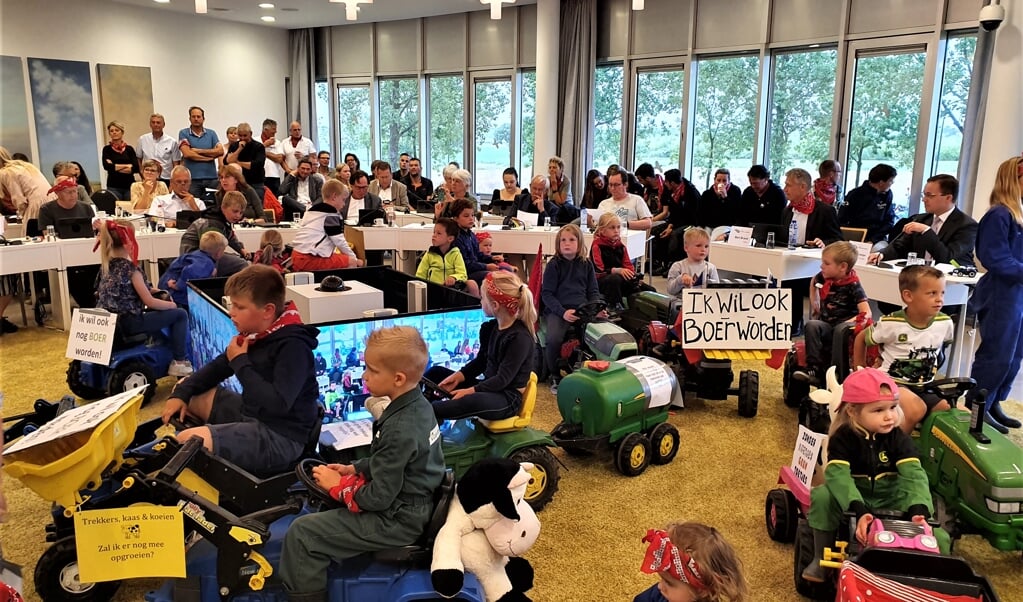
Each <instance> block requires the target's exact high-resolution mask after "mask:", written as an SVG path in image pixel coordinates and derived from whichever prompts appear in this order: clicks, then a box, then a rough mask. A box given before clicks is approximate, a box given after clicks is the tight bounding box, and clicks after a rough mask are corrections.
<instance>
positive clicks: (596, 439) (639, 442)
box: [551, 356, 682, 476]
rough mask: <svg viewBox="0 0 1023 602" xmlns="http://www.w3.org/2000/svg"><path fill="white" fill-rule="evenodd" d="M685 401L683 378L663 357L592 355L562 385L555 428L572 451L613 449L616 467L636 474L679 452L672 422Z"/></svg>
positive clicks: (558, 440)
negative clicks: (673, 412) (601, 357)
mask: <svg viewBox="0 0 1023 602" xmlns="http://www.w3.org/2000/svg"><path fill="white" fill-rule="evenodd" d="M672 405H675V406H681V405H682V395H681V392H680V391H679V388H678V380H677V378H676V376H675V373H674V372H673V371H672V369H671V368H670V367H669V366H668V365H666V364H665V363H664V362H662V361H660V360H657V359H654V358H650V357H643V356H635V357H630V358H625V359H623V360H621V361H614V362H611V361H588V362H585V363H583V365H582V367H581V368H580V369H579V370H577V371H575V372H573V373H572V374H569V375H568V376H566V377H565V378H564V379H563V380H562V381H561V385H560V386H559V387H558V410H559V411H560V412H561V418H562V422H561V424H559V425H558V426H557V427H555V428H554V430H553V431H552V432H551V437H552V438H553V439H554V441H555V442H556V443H557V444H558V445H559V446H561V447H563V448H564V449H565V450H566V451H568V452H569V453H571V454H592V453H597V452H600V451H603V450H606V449H610V450H612V451H613V453H614V461H615V467H616V468H617V469H618V470H619V472H621V473H622V474H624V475H626V476H636V475H638V474H640V473H642V472H643V471H644V470H646V467H647V466H648V465H649V464H650V463H651V462H653V463H654V464H667V463H668V462H671V461H672V460H673V459H674V458H675V455H676V454H677V453H678V445H679V434H678V430H677V429H676V428H675V427H674V426H672V425H671V424H669V423H668V422H667V420H668V411H669V409H670V408H671V406H672Z"/></svg>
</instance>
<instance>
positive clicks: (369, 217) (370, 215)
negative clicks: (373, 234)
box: [359, 209, 384, 226]
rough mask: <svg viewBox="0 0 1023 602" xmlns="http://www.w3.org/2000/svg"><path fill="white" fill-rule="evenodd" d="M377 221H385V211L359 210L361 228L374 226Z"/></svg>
mask: <svg viewBox="0 0 1023 602" xmlns="http://www.w3.org/2000/svg"><path fill="white" fill-rule="evenodd" d="M375 219H384V210H383V209H359V225H360V226H372V225H373V220H375Z"/></svg>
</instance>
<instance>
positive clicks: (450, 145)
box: [424, 75, 465, 186]
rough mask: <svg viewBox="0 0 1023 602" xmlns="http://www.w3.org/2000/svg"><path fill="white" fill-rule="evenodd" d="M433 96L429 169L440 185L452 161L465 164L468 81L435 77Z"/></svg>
mask: <svg viewBox="0 0 1023 602" xmlns="http://www.w3.org/2000/svg"><path fill="white" fill-rule="evenodd" d="M429 95H430V111H429V120H430V140H429V148H430V158H429V164H428V165H427V166H426V169H427V170H428V172H427V173H429V174H430V176H429V177H430V178H431V179H432V180H433V183H434V186H440V185H441V184H442V183H443V181H444V176H443V173H442V172H443V171H444V167H445V166H446V165H447V164H448V163H450V162H452V161H455V162H456V163H458V164H459V165H463V164H464V162H463V160H462V159H463V157H462V155H463V150H462V149H463V147H464V145H465V126H464V124H465V81H464V80H463V78H462V76H461V75H443V76H437V75H435V76H432V77H430V79H429ZM424 163H426V162H425V161H424Z"/></svg>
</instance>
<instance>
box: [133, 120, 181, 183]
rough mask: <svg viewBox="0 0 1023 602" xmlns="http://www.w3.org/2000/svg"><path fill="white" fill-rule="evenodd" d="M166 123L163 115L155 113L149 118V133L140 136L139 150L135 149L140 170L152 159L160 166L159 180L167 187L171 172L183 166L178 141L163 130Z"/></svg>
mask: <svg viewBox="0 0 1023 602" xmlns="http://www.w3.org/2000/svg"><path fill="white" fill-rule="evenodd" d="M165 124H166V121H165V120H164V118H163V115H161V114H159V113H153V114H152V115H150V116H149V130H150V131H149V133H148V134H142V135H141V136H139V143H138V148H137V149H135V150H136V151H137V152H138V156H139V168H140V169H141V168H142V164H143V163H145V162H146V161H148V160H150V159H152V160H153V161H156V163H157V164H158V165H159V166H160V177H159V178H157V179H158V180H160V181H161V182H163V183H164V186H165V187H166V185H167V184H170V172H171V170H172V169H174V166H175V165H180V164H181V149H180V148H178V141H177V140H175V139H174V138H173V137H172V136H168V135H166V134H164V132H163V128H164V126H165Z"/></svg>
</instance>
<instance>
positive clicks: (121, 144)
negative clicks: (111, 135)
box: [110, 138, 128, 154]
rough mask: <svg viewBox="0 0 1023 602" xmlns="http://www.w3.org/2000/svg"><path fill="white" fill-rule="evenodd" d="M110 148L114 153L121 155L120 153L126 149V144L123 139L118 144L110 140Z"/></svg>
mask: <svg viewBox="0 0 1023 602" xmlns="http://www.w3.org/2000/svg"><path fill="white" fill-rule="evenodd" d="M110 148H112V149H113V150H114V152H115V153H117V154H121V153H123V152H124V149H126V148H128V143H127V142H125V141H124V139H123V138H122V139H121V142H119V143H118V142H114V141H113V140H111V141H110Z"/></svg>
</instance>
